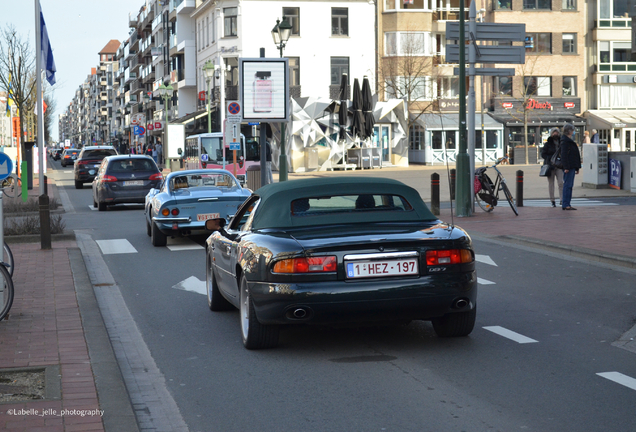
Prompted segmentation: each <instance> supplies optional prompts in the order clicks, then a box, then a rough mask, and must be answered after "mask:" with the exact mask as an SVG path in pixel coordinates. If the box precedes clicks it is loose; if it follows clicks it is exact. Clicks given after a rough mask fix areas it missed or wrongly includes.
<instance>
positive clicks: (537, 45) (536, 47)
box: [526, 33, 552, 54]
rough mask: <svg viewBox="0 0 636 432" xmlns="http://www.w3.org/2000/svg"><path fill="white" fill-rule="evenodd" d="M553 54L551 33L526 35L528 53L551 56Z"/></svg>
mask: <svg viewBox="0 0 636 432" xmlns="http://www.w3.org/2000/svg"><path fill="white" fill-rule="evenodd" d="M551 52H552V34H551V33H526V53H542V54H549V53H551Z"/></svg>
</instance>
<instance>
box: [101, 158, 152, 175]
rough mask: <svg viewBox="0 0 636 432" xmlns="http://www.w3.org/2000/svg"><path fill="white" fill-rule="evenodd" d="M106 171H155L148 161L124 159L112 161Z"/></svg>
mask: <svg viewBox="0 0 636 432" xmlns="http://www.w3.org/2000/svg"><path fill="white" fill-rule="evenodd" d="M108 171H110V172H113V173H123V172H134V171H157V167H156V165H155V164H154V163H153V162H152V161H151V160H148V159H132V158H131V159H124V160H116V161H112V162H111V163H110V165H109V167H108Z"/></svg>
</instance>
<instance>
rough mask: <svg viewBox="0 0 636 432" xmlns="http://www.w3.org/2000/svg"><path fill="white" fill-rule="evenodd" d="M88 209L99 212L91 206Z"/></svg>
mask: <svg viewBox="0 0 636 432" xmlns="http://www.w3.org/2000/svg"><path fill="white" fill-rule="evenodd" d="M88 208H89V209H91V210H93V211H97V210H98V208H97V207H93V206H92V205H89V206H88Z"/></svg>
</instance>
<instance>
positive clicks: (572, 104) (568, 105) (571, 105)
mask: <svg viewBox="0 0 636 432" xmlns="http://www.w3.org/2000/svg"><path fill="white" fill-rule="evenodd" d="M563 106H564V107H565V108H574V106H575V103H574V102H564V103H563Z"/></svg>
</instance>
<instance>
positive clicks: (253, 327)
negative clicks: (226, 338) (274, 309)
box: [239, 275, 279, 350]
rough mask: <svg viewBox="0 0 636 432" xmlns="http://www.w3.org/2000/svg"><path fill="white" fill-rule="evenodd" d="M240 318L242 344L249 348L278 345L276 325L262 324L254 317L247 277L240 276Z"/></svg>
mask: <svg viewBox="0 0 636 432" xmlns="http://www.w3.org/2000/svg"><path fill="white" fill-rule="evenodd" d="M239 295H240V313H239V315H240V319H241V335H242V337H243V345H244V346H245V348H247V349H249V350H255V349H265V348H273V347H275V346H276V345H278V334H279V328H278V326H276V325H262V324H261V323H259V322H258V319H257V318H256V312H255V311H254V302H253V301H252V298H251V297H250V294H249V290H248V289H247V279H245V275H242V276H241V285H240V293H239Z"/></svg>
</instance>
